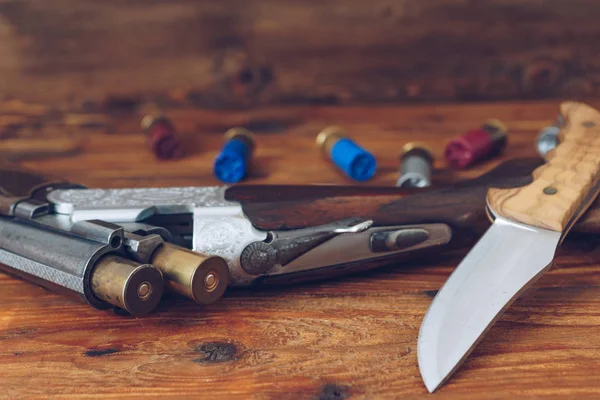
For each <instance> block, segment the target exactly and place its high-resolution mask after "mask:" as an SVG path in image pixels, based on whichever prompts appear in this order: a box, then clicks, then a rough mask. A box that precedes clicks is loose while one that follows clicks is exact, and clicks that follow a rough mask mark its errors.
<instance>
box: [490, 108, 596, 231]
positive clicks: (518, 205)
mask: <svg viewBox="0 0 600 400" xmlns="http://www.w3.org/2000/svg"><path fill="white" fill-rule="evenodd" d="M561 115H562V116H563V118H564V120H565V127H564V128H562V129H561V132H560V134H559V138H560V142H561V143H560V145H559V146H558V147H557V148H556V149H554V150H552V151H550V152H549V153H548V154H547V155H546V159H547V160H548V162H547V163H546V164H544V165H542V166H541V167H539V168H537V169H536V170H535V171H534V172H533V178H534V179H533V182H531V183H530V184H528V185H525V186H523V187H520V188H513V189H495V188H494V189H490V191H489V192H488V195H487V201H488V204H489V206H490V208H491V209H492V211H493V212H494V214H496V215H499V216H503V217H505V218H507V219H509V220H512V221H516V222H521V223H523V224H526V225H530V226H536V227H539V228H545V229H550V230H553V231H557V232H563V231H566V230H568V228H569V227H570V226H572V225H573V224H574V222H575V221H576V220H577V219H578V218H579V217H580V216H581V215H582V214H583V213H584V212H585V210H586V209H587V208H588V207H589V206H590V205H591V203H592V202H593V201H594V200H595V199H596V197H597V196H598V192H600V184H599V180H600V129H599V128H598V125H600V112H598V111H596V110H595V109H593V108H592V107H589V106H588V105H586V104H583V103H574V102H567V103H563V104H562V105H561Z"/></svg>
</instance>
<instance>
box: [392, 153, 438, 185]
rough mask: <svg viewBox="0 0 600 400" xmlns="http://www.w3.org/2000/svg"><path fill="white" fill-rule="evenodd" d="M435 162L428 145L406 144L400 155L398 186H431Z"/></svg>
mask: <svg viewBox="0 0 600 400" xmlns="http://www.w3.org/2000/svg"><path fill="white" fill-rule="evenodd" d="M433 160H434V157H433V153H432V151H431V150H430V149H429V147H427V146H426V145H424V144H422V143H418V142H410V143H407V144H405V145H404V147H402V154H401V155H400V178H398V180H397V181H396V186H397V187H405V188H409V187H410V188H414V187H427V186H431V171H432V170H433Z"/></svg>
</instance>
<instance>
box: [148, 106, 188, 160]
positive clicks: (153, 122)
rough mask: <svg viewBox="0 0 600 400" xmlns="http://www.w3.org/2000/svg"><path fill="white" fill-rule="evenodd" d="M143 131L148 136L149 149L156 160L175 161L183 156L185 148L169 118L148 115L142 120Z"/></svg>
mask: <svg viewBox="0 0 600 400" xmlns="http://www.w3.org/2000/svg"><path fill="white" fill-rule="evenodd" d="M142 129H143V130H144V132H146V134H147V135H148V147H150V149H151V150H152V152H153V153H154V155H155V156H156V158H158V159H160V160H174V159H177V158H181V157H182V156H183V146H182V145H181V142H180V141H179V139H178V138H177V135H176V134H175V128H174V127H173V124H172V123H171V121H169V119H168V118H166V117H163V116H156V115H146V116H145V117H144V118H143V119H142Z"/></svg>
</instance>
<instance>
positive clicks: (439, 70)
mask: <svg viewBox="0 0 600 400" xmlns="http://www.w3.org/2000/svg"><path fill="white" fill-rule="evenodd" d="M598 15H600V3H599V2H596V1H592V0H570V1H564V0H489V1H476V0H435V1H423V0H396V1H394V0H370V1H364V0H328V1H321V0H288V1H280V0H220V1H212V0H211V1H193V0H170V1H159V0H130V1H122V0H104V1H96V0H52V1H48V0H0V96H1V98H2V99H10V98H19V99H21V100H26V101H34V102H41V103H53V104H55V105H58V104H68V105H69V106H71V107H75V108H79V107H84V108H85V107H95V106H98V107H104V108H127V107H135V106H136V102H139V101H141V100H150V101H155V102H157V103H159V104H163V103H165V104H181V103H185V104H188V105H193V106H197V107H202V108H238V107H241V108H246V107H251V106H255V105H265V104H269V105H272V104H277V105H303V104H360V105H362V104H373V103H393V104H396V103H417V102H469V101H497V100H516V99H541V98H560V99H562V98H565V97H569V98H572V97H578V98H584V97H588V96H593V95H595V94H597V92H598V90H599V83H600V74H599V71H600V52H599V51H598V50H599V48H600V46H599V44H598V43H597V41H598V31H599V28H598V26H599V23H598V19H597V16H598Z"/></svg>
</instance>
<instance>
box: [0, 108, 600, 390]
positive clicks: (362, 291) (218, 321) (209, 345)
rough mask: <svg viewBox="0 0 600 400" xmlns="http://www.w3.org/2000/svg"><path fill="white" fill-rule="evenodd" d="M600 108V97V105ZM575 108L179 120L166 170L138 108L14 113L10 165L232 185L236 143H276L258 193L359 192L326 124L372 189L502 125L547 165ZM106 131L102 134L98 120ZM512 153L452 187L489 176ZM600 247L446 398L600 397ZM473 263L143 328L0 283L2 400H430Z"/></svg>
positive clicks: (343, 111)
mask: <svg viewBox="0 0 600 400" xmlns="http://www.w3.org/2000/svg"><path fill="white" fill-rule="evenodd" d="M598 104H600V102H598ZM557 110H558V103H556V102H542V103H504V104H497V103H496V104H486V105H480V104H471V105H445V106H436V105H422V106H410V107H368V108H367V107H308V106H306V107H297V108H296V107H294V108H265V109H257V110H253V111H231V112H226V111H205V110H197V109H192V108H185V107H183V108H173V109H167V110H166V113H167V115H168V116H170V117H171V118H172V120H173V122H174V123H175V124H176V125H177V127H178V129H179V132H180V135H181V137H182V140H183V141H184V142H185V144H186V151H187V156H186V157H185V158H183V159H181V160H178V161H165V162H159V161H156V160H155V159H154V157H153V155H152V154H151V153H150V152H149V151H148V150H147V148H146V147H145V137H144V136H143V135H142V134H141V133H140V132H139V128H138V124H139V116H138V115H135V114H132V113H129V114H128V113H110V114H103V113H102V112H96V113H95V114H89V113H88V114H82V113H81V112H80V113H74V112H72V111H69V110H52V109H50V108H48V107H46V106H43V105H32V104H24V103H20V102H16V101H12V102H5V103H0V126H2V127H3V129H1V131H2V132H3V134H4V138H3V139H1V141H0V152H1V153H2V156H3V157H5V158H7V159H10V160H12V161H18V162H20V163H21V164H22V165H24V166H26V167H29V168H33V169H36V170H39V171H46V172H51V173H54V174H58V175H62V176H64V177H66V178H68V179H70V180H72V181H75V182H80V183H83V184H85V185H88V186H90V187H94V186H99V187H131V186H138V187H141V186H169V185H215V184H218V182H217V181H216V180H215V179H214V178H213V176H212V170H211V164H212V160H213V158H214V156H215V154H216V152H217V151H218V149H219V147H220V145H221V141H222V133H223V132H224V131H225V130H226V129H227V128H229V127H232V126H236V125H244V126H247V127H249V128H251V129H253V130H254V131H255V132H256V133H257V135H258V147H257V152H256V157H255V164H256V165H255V169H254V172H253V174H252V177H251V178H250V179H248V180H247V182H252V183H336V184H345V183H348V182H347V181H346V180H345V179H344V178H343V177H342V176H341V175H339V174H338V173H337V172H336V171H335V169H334V168H333V167H332V166H331V165H330V164H328V163H327V162H326V161H324V160H322V159H321V157H320V155H319V153H318V152H317V151H316V149H315V147H314V138H315V135H316V134H317V133H318V131H319V130H320V129H322V128H323V127H325V126H327V125H330V124H337V125H342V126H344V127H346V128H347V130H348V132H349V134H350V136H351V137H353V138H355V139H356V140H357V141H358V142H359V143H361V144H363V145H364V146H365V147H367V148H369V149H370V150H371V151H372V152H373V153H374V154H375V155H376V157H377V160H378V163H379V166H380V167H379V170H378V173H377V176H376V177H375V179H373V180H372V181H370V182H369V183H368V184H369V185H393V184H394V182H395V179H396V178H397V167H398V153H399V150H400V147H401V146H402V145H403V144H404V143H405V142H407V141H409V140H415V139H418V140H420V141H423V142H426V143H427V144H429V145H430V146H431V147H432V148H433V149H434V150H435V153H436V155H437V156H440V157H441V155H442V151H443V146H444V144H445V142H446V140H447V139H449V138H450V137H452V136H454V135H457V134H460V133H462V132H464V131H465V130H467V129H470V128H474V127H477V126H478V125H479V124H480V123H481V122H482V121H483V120H485V119H486V118H489V117H494V118H499V119H501V120H503V121H504V122H505V123H506V124H507V125H508V126H509V127H510V128H511V129H512V134H511V136H510V140H509V142H510V143H509V145H508V148H507V150H506V152H505V155H504V156H503V157H502V159H506V158H512V157H522V156H533V155H535V150H534V138H535V135H536V133H537V131H538V130H539V129H540V128H542V127H544V126H546V125H547V124H548V123H549V122H551V121H552V120H553V119H554V117H555V116H556V114H557ZM90 121H91V122H90ZM500 160H501V159H496V160H493V161H490V162H488V163H484V164H481V165H480V166H478V167H477V168H476V169H472V170H468V171H465V172H462V173H453V172H451V171H449V170H445V169H444V163H443V161H442V160H439V161H437V162H436V166H437V168H438V171H436V173H435V174H434V181H435V183H438V184H439V183H442V182H447V181H449V180H456V179H462V178H467V177H472V176H476V175H478V174H480V173H481V172H483V171H485V170H488V169H489V168H491V167H492V166H494V165H496V164H497V163H498V162H499V161H500ZM598 243H600V239H599V238H597V237H587V238H586V239H585V240H579V241H573V240H571V241H567V243H566V244H565V246H564V247H563V248H562V249H561V250H560V251H559V252H558V256H557V262H556V264H557V268H555V269H554V270H552V271H551V272H549V273H548V274H546V275H544V276H543V277H542V278H541V280H540V281H538V283H537V284H536V285H535V287H534V288H532V289H530V290H528V291H527V292H526V293H525V294H524V295H523V296H522V297H521V298H520V299H519V300H517V301H516V303H515V304H514V305H513V306H512V307H511V308H510V309H509V310H508V312H507V313H506V314H505V315H504V316H503V317H502V318H501V319H500V321H499V322H498V323H496V325H495V326H494V327H493V328H492V329H491V331H490V332H489V334H488V335H487V336H486V337H485V339H484V340H483V341H482V343H481V344H480V345H479V346H478V347H477V349H476V350H475V351H474V353H473V354H472V356H471V357H470V358H469V359H468V361H467V362H466V363H465V364H464V366H463V367H462V368H461V369H460V370H459V371H458V373H456V374H455V376H454V377H453V379H451V380H450V381H449V382H448V383H447V384H446V385H445V386H443V387H442V388H441V390H439V391H438V392H437V393H435V394H434V395H431V396H432V398H456V399H481V398H511V397H570V398H578V399H579V398H583V397H591V398H598V397H600V378H599V377H598V376H599V373H600V334H598V332H600V330H599V329H600V250H597V245H598ZM462 255H464V252H463V253H459V254H455V255H441V256H440V257H439V258H438V259H436V261H435V263H432V264H430V265H420V264H416V263H410V264H404V265H401V264H400V265H391V266H389V267H386V268H382V269H379V270H375V271H373V272H369V273H364V274H362V275H359V276H349V277H346V278H344V279H340V280H336V281H327V282H320V283H314V284H304V285H299V286H293V287H288V288H278V289H261V290H230V291H228V292H227V293H226V295H225V296H224V298H222V299H221V300H220V301H219V302H217V303H216V304H214V305H211V306H208V307H200V306H198V305H195V304H193V303H192V302H191V301H188V300H187V299H184V298H180V297H177V296H167V297H166V298H165V299H164V300H163V302H162V304H161V305H160V306H159V308H158V310H157V312H155V313H153V314H152V315H149V316H147V317H143V318H137V319H136V318H132V317H128V316H121V315H116V314H114V313H113V312H111V311H100V310H96V309H94V308H91V307H90V306H88V305H86V304H82V303H78V302H76V301H73V300H72V299H69V298H66V297H63V296H62V295H59V294H55V293H52V292H50V291H47V290H45V289H43V288H40V287H38V286H35V285H33V284H31V283H28V282H25V281H21V280H18V279H15V278H13V277H10V276H7V275H4V274H2V275H0V304H2V307H1V308H0V371H1V373H0V398H23V397H32V398H44V399H47V398H67V397H68V398H102V399H108V398H141V397H144V398H157V399H158V398H167V397H177V398H194V399H197V398H219V399H248V398H257V399H263V398H274V399H275V398H277V399H292V398H311V399H346V398H353V399H361V398H367V399H375V398H377V399H379V398H403V399H404V398H418V397H428V396H429V395H428V394H427V391H426V390H425V387H424V386H423V383H422V381H421V378H420V375H419V370H418V366H417V356H416V347H417V334H418V330H419V325H420V323H421V320H422V318H423V315H424V313H425V311H426V310H427V307H428V306H429V304H430V302H431V300H432V297H433V296H434V295H435V293H436V290H437V289H439V288H440V286H441V285H442V284H443V282H444V281H445V280H446V278H447V277H448V275H449V274H450V273H451V272H452V270H453V268H454V267H455V266H456V265H457V263H458V262H459V260H460V258H461V256H462Z"/></svg>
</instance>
